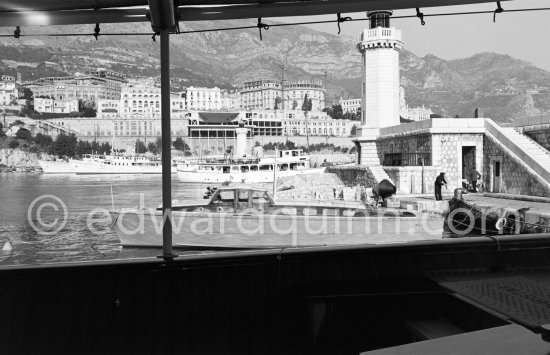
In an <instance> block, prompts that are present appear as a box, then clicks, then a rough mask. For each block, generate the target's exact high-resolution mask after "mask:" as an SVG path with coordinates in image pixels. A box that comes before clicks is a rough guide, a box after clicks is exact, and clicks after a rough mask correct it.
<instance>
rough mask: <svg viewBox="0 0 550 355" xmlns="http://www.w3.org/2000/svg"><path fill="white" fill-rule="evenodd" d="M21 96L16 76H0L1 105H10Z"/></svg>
mask: <svg viewBox="0 0 550 355" xmlns="http://www.w3.org/2000/svg"><path fill="white" fill-rule="evenodd" d="M18 97H19V90H17V85H16V84H15V78H14V77H13V76H9V75H2V76H1V77H0V106H10V105H11V104H12V103H13V102H14V101H15V100H17V98H18Z"/></svg>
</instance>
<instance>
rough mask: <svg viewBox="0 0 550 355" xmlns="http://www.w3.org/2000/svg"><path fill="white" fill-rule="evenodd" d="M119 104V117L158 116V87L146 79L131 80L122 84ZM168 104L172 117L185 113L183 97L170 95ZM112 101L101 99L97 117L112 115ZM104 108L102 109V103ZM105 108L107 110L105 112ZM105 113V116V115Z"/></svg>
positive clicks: (159, 113)
mask: <svg viewBox="0 0 550 355" xmlns="http://www.w3.org/2000/svg"><path fill="white" fill-rule="evenodd" d="M120 96H121V97H120V104H119V105H118V116H119V117H142V118H147V117H160V115H161V106H160V101H161V100H160V88H159V87H155V86H154V85H153V83H152V82H151V81H148V80H144V81H143V80H142V81H140V80H133V81H131V82H129V83H128V84H126V85H124V86H122V89H121V95H120ZM170 96H171V98H170V105H171V114H172V117H178V116H181V115H184V114H185V111H186V109H185V99H182V98H181V97H180V96H179V95H177V94H171V95H170ZM112 103H113V101H111V100H107V101H102V103H101V105H102V106H101V108H100V109H98V116H99V117H110V116H113V115H112V114H114V112H112V110H113V109H117V108H116V107H114V105H113V104H112ZM104 104H105V105H106V108H105V109H103V105H104ZM105 110H107V112H105ZM105 115H106V116H105Z"/></svg>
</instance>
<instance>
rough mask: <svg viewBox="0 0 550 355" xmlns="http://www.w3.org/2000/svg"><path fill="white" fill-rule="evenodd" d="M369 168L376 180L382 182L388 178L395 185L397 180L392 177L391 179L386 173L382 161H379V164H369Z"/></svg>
mask: <svg viewBox="0 0 550 355" xmlns="http://www.w3.org/2000/svg"><path fill="white" fill-rule="evenodd" d="M368 169H369V171H370V172H371V174H372V175H373V176H374V179H375V180H376V182H380V181H382V180H384V179H386V180H388V181H390V182H391V183H392V184H394V185H395V182H393V181H392V179H390V177H389V175H388V174H387V173H386V171H385V170H384V167H383V166H382V165H380V163H378V165H369V166H368Z"/></svg>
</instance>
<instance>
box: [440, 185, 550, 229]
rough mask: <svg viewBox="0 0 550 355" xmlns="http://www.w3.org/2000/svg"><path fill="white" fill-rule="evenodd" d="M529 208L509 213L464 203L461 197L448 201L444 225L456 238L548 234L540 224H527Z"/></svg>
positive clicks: (501, 209) (544, 226) (499, 209)
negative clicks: (526, 218)
mask: <svg viewBox="0 0 550 355" xmlns="http://www.w3.org/2000/svg"><path fill="white" fill-rule="evenodd" d="M527 210H529V208H521V209H519V210H517V211H510V210H507V209H504V208H498V209H490V208H482V207H480V206H477V205H475V204H473V203H469V202H467V201H464V200H463V199H462V197H461V195H459V196H456V193H455V197H453V198H452V199H451V200H450V201H449V214H448V215H447V217H446V221H445V225H446V228H448V229H449V231H450V232H451V233H453V234H454V235H456V236H468V235H470V236H471V235H484V234H493V235H494V234H532V233H545V232H548V229H549V227H547V226H546V225H542V224H533V223H527V222H526V221H525V212H526V211H527Z"/></svg>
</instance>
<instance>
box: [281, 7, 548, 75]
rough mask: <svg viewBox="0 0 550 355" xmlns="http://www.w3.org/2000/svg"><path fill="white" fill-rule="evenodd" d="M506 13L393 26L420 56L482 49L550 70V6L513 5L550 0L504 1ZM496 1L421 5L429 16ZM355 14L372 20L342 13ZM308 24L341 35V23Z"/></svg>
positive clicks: (352, 26)
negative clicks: (494, 20) (510, 10)
mask: <svg viewBox="0 0 550 355" xmlns="http://www.w3.org/2000/svg"><path fill="white" fill-rule="evenodd" d="M501 6H502V8H503V9H504V10H505V12H504V13H501V14H497V18H496V22H495V23H493V14H480V15H467V16H466V15H464V16H441V17H425V18H424V21H425V22H426V25H425V26H421V25H420V20H419V19H417V18H412V19H394V20H393V21H392V24H391V26H392V27H396V28H398V29H400V30H402V34H403V41H404V43H405V45H404V46H405V48H406V49H408V50H409V51H411V52H413V53H414V54H416V55H418V56H421V57H423V56H425V55H426V54H433V55H435V56H437V57H440V58H443V59H446V60H449V59H458V58H466V57H470V56H472V55H474V54H476V53H481V52H496V53H501V54H508V55H510V56H512V57H514V58H517V59H522V60H525V61H527V62H530V63H532V64H534V65H535V66H537V67H539V68H542V69H545V70H547V71H550V10H547V11H535V12H510V13H506V10H507V9H528V8H550V0H514V1H503V2H501ZM495 8H496V2H495V3H486V4H480V5H465V6H446V7H437V8H435V7H432V8H424V9H420V11H421V12H423V13H424V14H425V15H428V14H436V13H451V12H465V11H493V10H494V9H495ZM415 14H416V11H415V10H414V9H410V10H399V11H395V12H394V16H402V15H415ZM342 16H350V17H351V18H353V19H354V20H355V19H360V18H366V14H365V13H364V12H361V13H351V14H342ZM335 17H336V16H335V15H330V16H315V17H286V18H278V19H277V21H281V22H300V21H308V20H309V21H318V20H323V19H326V20H331V19H335ZM307 26H308V27H310V28H312V29H315V30H318V31H323V32H328V33H332V34H337V33H338V28H337V26H336V24H335V23H330V24H320V25H307ZM341 27H342V32H341V35H345V36H350V37H353V38H354V39H358V38H359V34H360V33H361V31H362V30H363V29H364V28H366V27H367V21H352V22H344V23H342V24H341Z"/></svg>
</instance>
